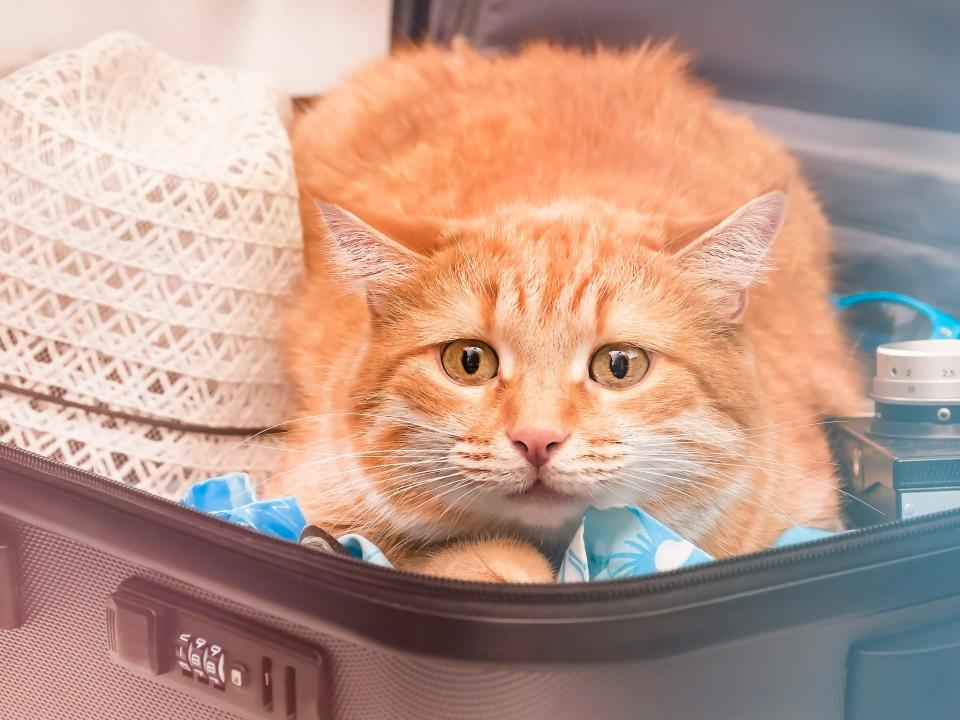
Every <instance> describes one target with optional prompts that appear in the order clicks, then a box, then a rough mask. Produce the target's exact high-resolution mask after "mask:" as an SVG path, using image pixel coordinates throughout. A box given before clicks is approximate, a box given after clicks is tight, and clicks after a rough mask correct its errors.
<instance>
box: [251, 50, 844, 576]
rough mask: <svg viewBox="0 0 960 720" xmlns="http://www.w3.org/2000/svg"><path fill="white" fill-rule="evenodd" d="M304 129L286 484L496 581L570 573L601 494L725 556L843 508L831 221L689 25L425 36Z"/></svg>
mask: <svg viewBox="0 0 960 720" xmlns="http://www.w3.org/2000/svg"><path fill="white" fill-rule="evenodd" d="M293 146H294V156H295V163H296V167H297V172H298V177H299V183H300V193H301V213H302V219H303V226H304V235H305V243H306V250H305V252H306V259H307V273H306V279H305V282H304V286H303V287H302V288H301V289H300V290H299V291H298V294H297V297H296V301H295V307H294V308H292V311H291V313H290V315H289V317H288V322H287V333H288V334H287V337H288V343H289V362H290V370H291V372H292V374H293V377H294V380H295V382H296V383H297V385H298V387H299V392H300V395H301V398H302V407H301V411H302V412H300V413H299V414H300V415H302V416H303V418H302V419H301V420H299V421H297V423H296V424H295V426H294V429H293V430H292V431H291V446H290V453H289V456H290V462H289V464H288V466H287V467H285V468H284V469H282V471H280V472H278V474H277V475H276V476H275V477H274V478H273V479H272V480H271V481H270V483H269V487H268V492H269V494H272V495H284V494H293V495H296V496H297V497H298V498H299V500H300V501H301V503H302V505H303V506H304V508H305V511H306V513H307V516H308V517H309V518H310V520H311V521H312V522H314V523H316V524H318V525H320V526H322V527H324V528H325V529H327V530H328V531H331V532H333V533H344V532H349V531H353V532H360V533H362V534H364V535H366V536H367V537H369V538H370V539H371V540H373V541H374V542H376V543H378V544H379V545H380V546H381V547H382V548H384V550H385V552H386V554H387V556H388V557H389V558H390V559H391V560H392V561H393V562H394V564H395V565H396V566H398V567H399V568H402V569H407V570H411V571H416V572H423V573H429V574H434V575H441V576H447V577H453V578H459V579H467V580H487V581H497V582H548V581H550V580H551V578H552V576H553V572H554V571H553V568H552V566H551V562H550V561H549V560H548V558H552V559H553V561H554V563H553V564H554V566H555V562H556V559H557V552H558V550H561V549H562V548H563V547H565V546H566V544H567V543H568V542H569V540H570V537H571V536H572V534H573V531H574V530H575V528H576V525H577V523H578V522H579V520H580V518H581V516H582V515H583V513H584V511H585V509H586V508H587V507H588V506H590V505H595V506H598V507H603V506H607V505H611V504H623V503H628V504H635V505H639V506H641V507H643V508H644V509H646V510H647V511H648V512H650V513H651V514H652V515H654V516H655V517H657V518H658V519H660V520H661V521H662V522H664V523H666V524H667V525H669V526H671V527H672V528H673V529H675V530H676V531H677V532H679V533H680V534H681V535H683V536H685V537H686V538H688V539H689V540H690V541H692V542H694V543H696V544H699V545H700V546H701V547H703V548H704V549H705V550H707V551H708V552H710V553H713V554H715V555H717V556H726V555H731V554H735V553H741V552H746V551H751V550H756V549H759V548H763V547H765V546H767V545H769V544H770V543H771V542H772V541H773V540H774V539H775V538H776V537H777V536H778V535H780V533H782V532H783V531H784V530H785V529H786V528H788V527H790V526H791V525H792V524H795V523H796V524H801V525H811V526H817V527H822V528H831V529H836V528H838V527H839V525H840V513H839V502H838V500H839V498H838V489H837V486H836V482H835V478H834V474H833V466H832V465H831V464H830V453H829V450H828V443H827V440H826V438H825V434H824V430H823V427H822V425H821V424H819V421H820V420H821V419H822V418H824V417H825V416H828V415H831V414H839V413H844V412H848V411H849V410H850V409H851V408H853V407H856V393H855V384H854V382H853V381H852V375H851V373H850V371H849V369H848V367H847V361H846V358H847V353H846V351H845V348H844V342H843V340H842V336H841V332H840V330H839V327H838V325H837V323H836V322H835V319H834V317H833V312H832V310H831V308H830V305H829V303H828V297H827V295H828V289H829V270H828V249H829V234H828V227H827V223H826V221H825V219H824V216H823V214H822V213H821V210H820V208H819V207H818V204H817V202H816V200H815V198H814V196H813V195H812V193H811V191H810V190H809V189H808V187H807V186H806V184H805V183H804V182H803V180H802V179H801V178H800V177H799V175H798V171H797V166H796V163H795V162H794V160H793V159H791V158H790V157H789V156H788V155H787V153H786V152H785V151H784V150H783V148H782V147H781V146H780V145H779V144H778V143H777V142H776V141H774V140H772V139H771V138H769V137H767V136H766V135H765V134H764V133H763V132H761V131H759V130H758V129H757V128H756V127H755V126H754V125H752V124H751V122H749V121H748V120H746V119H744V118H741V117H735V116H733V115H731V114H728V113H727V112H725V111H723V110H720V109H718V108H717V107H716V106H715V105H714V104H713V100H712V94H711V92H710V90H709V89H708V88H706V87H704V86H703V85H701V84H700V83H699V82H696V81H695V80H693V79H691V77H690V75H689V73H688V70H687V61H686V59H685V58H684V57H683V56H681V55H679V54H677V53H676V52H674V51H673V50H672V49H671V48H670V47H669V46H667V45H660V46H655V45H648V46H645V47H643V48H640V49H636V50H632V51H626V52H619V51H610V50H598V51H596V52H593V53H583V52H580V51H574V50H567V49H561V48H557V47H552V46H549V45H544V44H538V45H532V46H530V47H528V48H526V49H524V50H523V51H521V52H519V53H518V54H516V55H513V56H508V57H500V58H496V59H489V58H486V57H484V56H482V55H480V54H478V53H476V52H474V51H472V50H471V49H469V48H467V47H465V46H463V45H462V44H459V45H456V46H455V47H454V48H453V49H452V50H443V49H438V48H432V47H424V48H415V49H410V50H406V51H404V52H401V53H398V54H396V55H394V56H393V57H390V58H387V59H385V60H382V61H380V62H377V63H374V64H373V65H372V66H370V67H368V68H366V69H364V70H363V71H361V72H360V73H358V74H357V75H355V76H354V77H353V78H352V79H351V80H350V81H348V82H347V83H346V84H345V85H344V86H343V87H341V88H340V89H338V90H336V91H334V92H332V93H331V94H329V95H328V96H326V97H324V98H322V99H320V100H318V101H316V102H315V103H314V104H313V105H312V106H311V107H310V108H309V109H308V110H307V111H306V112H305V113H304V114H303V115H302V116H301V117H299V119H298V121H297V123H296V125H295V127H294V130H293ZM788 199H789V202H788ZM788 205H789V209H788ZM748 290H749V298H748V297H747V295H748ZM748 299H749V302H747V300H748Z"/></svg>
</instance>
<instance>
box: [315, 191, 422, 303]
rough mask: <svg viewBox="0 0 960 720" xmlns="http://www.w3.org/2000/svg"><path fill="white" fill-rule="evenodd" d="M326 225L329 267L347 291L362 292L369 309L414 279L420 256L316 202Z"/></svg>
mask: <svg viewBox="0 0 960 720" xmlns="http://www.w3.org/2000/svg"><path fill="white" fill-rule="evenodd" d="M316 206H317V211H318V212H319V214H320V218H321V219H322V220H323V223H324V224H325V225H326V229H327V232H326V238H325V243H326V253H325V255H326V258H327V261H328V267H329V269H330V271H331V272H332V273H334V275H335V276H336V277H337V278H339V279H340V280H341V281H342V282H343V283H344V284H345V285H346V286H347V287H350V288H352V289H354V290H356V291H358V292H365V293H366V295H367V299H368V300H369V302H370V306H371V309H372V310H374V311H375V312H376V311H378V310H381V309H382V308H383V301H384V299H385V297H386V296H387V295H388V294H389V293H390V292H391V291H392V290H394V289H395V288H397V287H398V286H400V285H401V284H403V283H404V282H405V281H406V280H408V279H409V278H410V276H411V275H413V274H414V273H415V272H416V271H417V269H418V267H419V266H420V264H421V263H422V262H423V259H424V257H423V255H421V254H419V253H417V252H414V251H413V250H411V249H409V248H407V247H405V246H404V245H401V244H400V243H398V242H396V241H394V240H392V239H391V238H389V237H387V236H386V235H385V234H383V233H382V232H380V231H379V230H376V229H374V228H373V227H372V226H370V225H368V224H367V223H365V222H364V221H363V220H361V219H360V218H358V217H357V216H356V215H354V214H353V213H351V212H348V211H346V210H344V209H343V208H341V207H340V206H338V205H334V204H332V203H328V202H324V201H320V200H318V201H316Z"/></svg>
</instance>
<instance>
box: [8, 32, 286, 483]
mask: <svg viewBox="0 0 960 720" xmlns="http://www.w3.org/2000/svg"><path fill="white" fill-rule="evenodd" d="M288 113H289V104H288V100H287V99H286V98H284V97H283V96H282V95H281V94H279V93H278V92H276V91H275V90H272V89H271V88H270V87H269V86H268V85H267V83H266V82H265V81H264V79H262V78H261V77H259V76H255V75H250V74H246V73H241V72H236V71H231V70H226V69H221V68H214V67H207V66H199V65H194V64H190V63H186V62H182V61H179V60H176V59H173V58H170V57H168V56H166V55H163V54H161V53H160V52H158V51H157V50H155V49H154V48H152V47H151V46H149V45H148V44H146V43H144V42H143V41H142V40H140V39H138V38H137V37H134V36H131V35H128V34H112V35H109V36H105V37H103V38H101V39H99V40H97V41H95V42H93V43H91V44H90V45H87V46H85V47H83V48H80V49H79V50H74V51H69V52H64V53H60V54H57V55H53V56H51V57H48V58H46V59H43V60H41V61H39V62H36V63H34V64H33V65H30V66H28V67H25V68H23V69H21V70H19V71H17V72H15V73H14V74H12V75H10V76H8V77H6V78H4V79H2V80H0V308H2V309H3V311H2V313H0V442H6V443H10V444H13V445H17V446H19V447H22V448H25V449H28V450H32V451H34V452H37V453H40V454H43V455H48V456H53V457H55V458H57V459H59V460H62V461H63V462H66V463H69V464H71V465H76V466H79V467H82V468H86V469H89V470H93V471H95V472H97V473H100V474H102V475H105V476H107V477H111V478H114V479H117V480H122V481H126V482H128V483H134V484H137V485H138V486H140V487H142V488H144V489H147V490H150V491H153V492H157V493H160V494H163V495H167V496H170V497H174V496H178V495H179V494H180V493H181V492H182V490H183V486H184V485H185V484H186V483H188V482H190V481H193V480H198V479H202V478H205V477H209V476H211V475H215V474H218V473H221V472H223V471H227V470H245V471H247V472H249V473H250V474H251V475H252V476H253V477H254V478H258V477H262V476H264V475H265V474H266V473H267V472H268V469H269V468H270V467H271V466H272V465H273V464H274V460H275V456H276V452H277V451H276V449H275V447H274V448H271V447H269V445H270V443H268V442H265V441H264V440H263V439H262V438H260V439H258V440H257V441H256V443H242V441H243V440H244V438H245V437H248V436H250V435H252V434H253V433H255V432H256V431H257V430H258V429H260V428H264V427H268V426H273V425H275V424H277V423H281V422H283V421H284V420H286V419H288V418H289V408H290V405H289V400H290V393H289V388H288V386H287V384H286V382H285V378H284V376H283V373H282V371H281V367H280V362H279V358H278V348H277V342H276V340H277V337H276V336H277V333H278V326H279V323H278V318H279V315H280V312H281V307H282V304H283V300H284V295H285V293H286V292H287V291H288V289H289V288H290V287H291V286H292V284H293V283H294V280H295V278H296V276H297V273H298V272H299V270H300V267H301V235H300V223H299V217H298V213H297V206H296V202H297V197H296V194H297V190H296V182H295V179H294V173H293V165H292V158H291V154H290V147H289V140H288V136H287V134H286V130H285V122H286V121H287V119H288Z"/></svg>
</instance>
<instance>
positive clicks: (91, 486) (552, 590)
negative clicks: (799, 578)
mask: <svg viewBox="0 0 960 720" xmlns="http://www.w3.org/2000/svg"><path fill="white" fill-rule="evenodd" d="M4 460H5V461H8V462H11V463H14V464H15V465H17V466H19V467H20V468H23V469H24V471H26V472H23V473H22V474H24V475H26V478H25V479H27V480H29V481H34V482H36V481H40V482H44V481H46V482H49V481H50V480H51V479H53V480H57V481H60V482H61V483H63V482H65V483H66V484H67V485H68V486H70V487H72V488H74V489H77V488H79V489H82V490H85V491H87V492H89V491H94V492H97V493H104V494H106V495H107V496H109V497H110V498H112V499H113V500H114V501H115V502H118V503H123V504H127V505H129V504H133V505H135V506H137V507H138V508H139V509H141V510H148V511H150V512H157V513H160V514H161V515H162V516H165V517H167V518H171V519H173V520H174V521H176V522H177V523H181V524H184V523H185V524H187V525H188V526H189V527H191V529H193V530H194V531H196V532H197V534H198V535H202V536H204V537H207V538H211V539H216V540H218V541H220V542H222V543H225V544H231V545H234V546H236V545H246V546H251V545H255V546H256V551H257V552H260V553H270V554H272V555H273V556H274V557H275V558H276V559H278V560H281V559H282V560H283V561H285V562H291V561H292V562H294V563H295V564H296V565H298V566H299V567H300V569H301V570H306V569H308V568H309V567H310V566H311V565H313V566H315V567H316V568H317V569H318V570H320V571H321V572H326V573H335V574H338V575H349V576H350V577H352V578H354V579H358V580H359V579H361V578H363V577H364V576H366V578H368V579H370V580H373V581H376V582H377V584H389V585H391V586H392V588H393V589H394V590H400V589H401V588H402V587H403V586H406V589H409V590H414V591H418V592H420V593H423V592H424V591H427V592H430V593H431V594H434V593H435V594H436V595H438V596H440V597H441V598H443V597H446V598H449V599H455V598H456V599H461V600H470V601H475V602H538V603H545V604H553V603H578V602H602V601H607V600H623V599H630V598H640V597H644V596H648V595H654V594H657V593H662V592H667V591H671V590H677V589H682V588H687V587H690V586H692V585H698V584H703V583H709V582H711V581H714V580H720V579H726V578H735V577H737V576H745V575H749V574H752V573H756V572H758V571H762V570H770V569H774V568H778V567H783V566H785V565H796V564H801V563H805V562H809V561H813V560H818V559H822V558H825V557H830V556H835V555H841V554H844V553H850V552H853V551H855V550H858V549H863V548H867V547H871V546H876V545H880V544H885V543H890V542H895V541H897V540H903V539H907V538H913V537H920V536H924V535H929V534H932V533H937V532H942V531H947V530H960V510H949V511H946V512H943V513H938V514H935V515H928V516H924V517H920V518H916V519H911V520H900V521H894V522H888V523H884V524H882V525H875V526H871V527H867V528H861V529H857V530H850V531H847V532H845V533H842V534H838V535H835V536H833V537H827V538H823V539H820V540H815V541H813V542H810V543H804V544H802V545H794V546H788V547H782V548H770V549H766V550H761V551H759V552H754V553H750V554H747V555H738V556H736V557H731V558H724V559H720V560H715V561H713V562H710V563H705V564H703V565H696V566H691V567H688V568H682V569H679V570H672V571H669V572H664V573H658V574H656V575H647V576H644V577H641V578H632V579H631V578H627V579H622V580H606V581H603V582H597V583H570V584H557V585H493V584H488V583H473V582H464V581H458V580H447V579H443V578H434V577H429V576H423V575H415V574H412V573H406V572H402V571H397V570H392V569H390V568H382V567H378V566H375V565H371V564H368V563H365V562H363V561H361V560H357V559H354V558H352V557H344V556H341V555H333V554H326V553H318V552H316V551H312V550H308V549H305V548H300V547H297V546H296V544H294V543H290V542H288V541H285V540H280V539H277V538H273V537H269V536H267V535H261V534H259V533H257V532H256V531H253V530H250V529H248V528H244V527H241V526H239V525H233V524H231V523H226V522H223V521H221V520H218V519H216V518H214V517H212V516H209V515H206V514H204V513H201V512H198V511H196V510H192V509H190V508H187V507H185V506H183V505H181V504H179V503H177V502H174V501H172V500H168V499H166V498H163V497H160V496H157V495H153V494H151V493H148V492H146V491H144V490H140V489H138V488H135V487H131V486H128V485H124V484H122V483H120V482H117V481H114V480H109V479H107V478H103V477H101V476H99V475H96V474H94V473H91V472H87V471H85V470H81V469H79V468H75V467H73V466H70V465H66V464H64V463H61V462H59V461H56V460H51V459H49V458H46V457H43V456H40V455H37V454H36V453H32V452H29V451H26V450H22V449H20V448H16V447H13V446H11V445H5V444H2V443H0V461H4ZM252 541H253V542H252Z"/></svg>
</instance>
